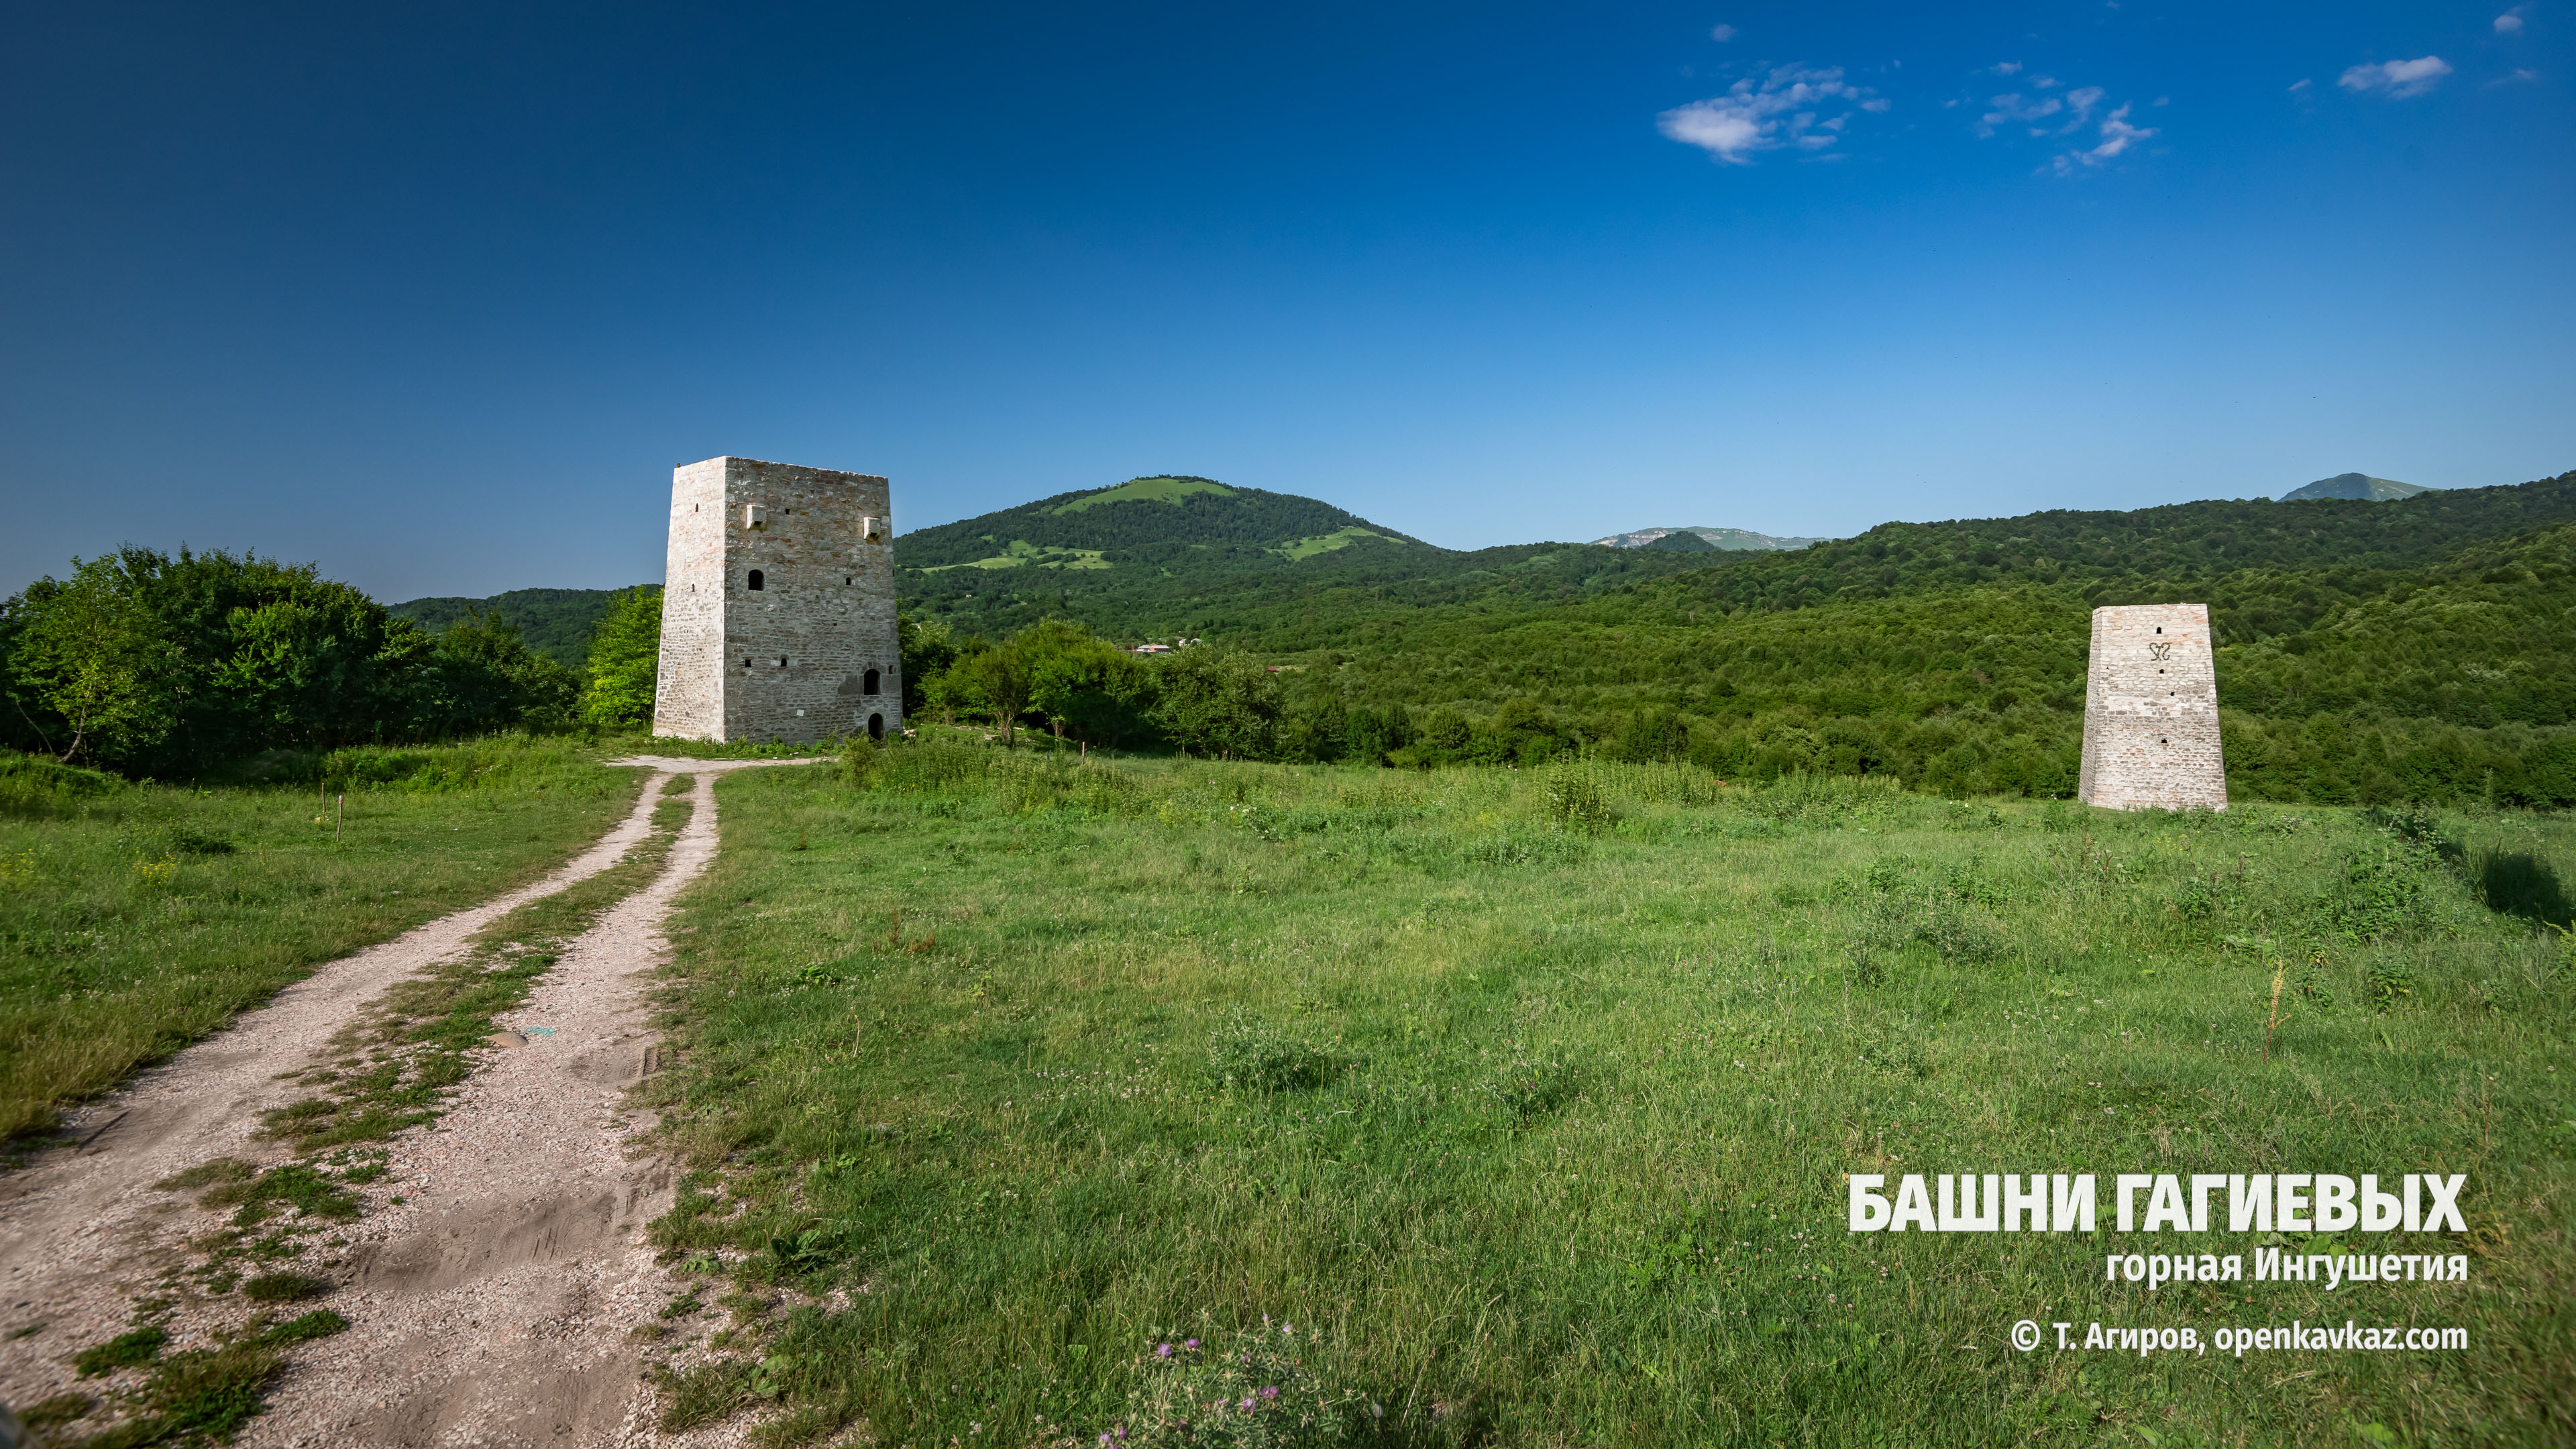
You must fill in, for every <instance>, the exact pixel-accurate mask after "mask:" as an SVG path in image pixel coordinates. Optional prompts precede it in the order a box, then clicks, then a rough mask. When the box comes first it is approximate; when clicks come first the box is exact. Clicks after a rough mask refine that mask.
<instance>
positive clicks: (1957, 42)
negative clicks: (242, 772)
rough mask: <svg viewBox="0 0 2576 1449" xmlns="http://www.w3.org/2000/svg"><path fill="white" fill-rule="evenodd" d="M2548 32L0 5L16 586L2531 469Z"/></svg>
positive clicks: (410, 587)
mask: <svg viewBox="0 0 2576 1449" xmlns="http://www.w3.org/2000/svg"><path fill="white" fill-rule="evenodd" d="M2571 37H2576V15H2571V14H2570V13H2568V10H2567V8H2566V0H2552V3H2535V4H2530V5H2523V6H2518V7H2515V8H2513V9H2510V10H2508V9H2505V8H2504V7H2503V6H2501V5H2498V4H2494V3H2489V4H2483V5H2467V4H2460V5H2450V4H2414V5H2390V4H2369V3H2358V4H2356V3H2335V4H2312V5H2273V6H2254V7H2248V6H2244V5H2225V6H2221V5H2198V6H2191V5H2175V4H2158V3H2154V0H2120V3H2118V4H2109V3H2104V0H2089V3H2063V4H2060V3H2049V4H2019V5H2013V4H2005V5H1979V6H1959V7H1946V8H1942V7H1924V6H1920V5H1812V4H1810V5H1798V6H1791V5H1761V6H1757V5H1743V4H1734V3H1726V4H1706V5H1701V4H1693V5H1681V4H1637V5H1627V6H1599V5H1529V4H1519V5H1514V4H1483V5H1473V6H1471V5H1464V4H1413V5H1406V4H1388V3H1385V0H1377V3H1370V4H1357V5H1333V4H1319V5H1308V6H1301V7H1211V6H1205V5H1187V6H1183V5H1173V6H1114V5H1113V6H1083V7H1076V6H1066V5H1060V4H1059V5H1044V6H1038V5H1030V6H1018V5H982V6H974V5H954V6H920V5H908V6H902V7H893V6H885V7H874V6H815V7H798V6H792V5H777V6H765V7H748V6H743V7H715V6H708V7H704V8H670V7H654V6H646V5H621V6H608V5H601V6H597V7H592V8H579V7H572V6H515V5H514V6H498V5H494V6H481V7H478V6H475V5H471V4H439V5H434V6H431V5H421V6H404V5H400V4H386V5H376V6H325V5H319V4H315V5H309V6H288V5H272V6H263V7H248V8H247V9H244V8H241V7H208V6H186V7H181V6H168V7H135V6H120V5H116V4H112V3H105V4H94V5H80V6H57V7H43V8H39V7H34V6H22V7H19V8H18V9H17V10H16V12H15V13H14V15H13V18H12V40H11V43H10V45H9V46H8V47H7V48H6V50H5V52H0V180H5V183H6V184H5V185H0V267H5V270H6V275H7V276H8V277H10V278H11V284H10V285H9V286H8V287H6V288H0V338H4V339H5V340H6V342H7V346H6V349H5V351H4V352H0V444H5V455H0V456H5V460H6V462H5V466H6V469H7V474H6V476H7V478H8V493H9V498H10V507H9V516H10V517H11V519H12V526H11V527H10V528H9V529H8V530H6V531H5V532H0V589H12V590H14V589H16V588H18V587H20V586H22V585H23V584H24V583H25V582H26V581H27V580H28V579H30V578H33V577H35V576H37V575H38V574H41V573H46V572H60V571H61V570H62V568H63V567H64V562H65V560H66V559H67V558H68V556H70V555H72V554H74V553H83V554H86V553H93V552H96V551H99V550H101V549H105V548H109V547H113V546H115V545H116V544H118V543H121V542H134V543H142V544H150V545H156V546H163V547H175V546H177V545H179V544H181V543H182V542H185V543H190V544H194V545H197V546H200V547H231V548H242V547H251V548H256V549H258V550H260V551H262V552H264V553H272V554H277V555H280V556H283V557H286V558H289V559H294V560H305V559H313V560H318V561H320V562H321V564H322V565H323V568H324V570H325V572H327V573H329V574H331V575H333V576H336V577H341V578H346V579H349V580H351V581H353V582H356V583H358V584H360V585H362V586H364V587H366V588H368V589H370V590H371V591H374V592H376V593H377V594H378V595H379V596H380V597H384V598H388V599H400V598H407V597H411V596H414V595H419V594H428V593H442V594H484V593H489V592H494V591H498V590H501V589H507V588H516V587H526V586H533V585H570V586H594V587H595V586H606V585H612V584H620V583H627V582H632V581H636V580H640V579H652V578H658V577H659V575H660V569H661V559H662V538H661V533H660V529H661V524H662V519H663V518H664V516H665V515H664V511H663V510H664V504H665V500H666V499H667V489H668V486H669V477H670V470H671V468H672V467H673V466H674V465H676V464H679V463H684V462H689V461H693V460H696V459H699V458H703V457H708V456H713V455H715V454H719V453H737V454H743V455H746V456H752V457H763V458H771V459H779V460H784V461H789V462H798V463H809V464H814V465H818V466H824V467H838V468H849V469H855V470H864V471H871V472H882V473H885V474H888V475H890V476H891V477H892V478H893V479H894V484H895V490H896V492H895V498H896V504H895V506H896V521H897V524H898V526H899V527H903V528H917V527H923V526H927V525H929V524H933V523H939V522H944V521H946V520H949V519H952V518H958V517H963V516H968V515H971V514H975V513H980V512H983V511H986V510H988V509H992V508H997V507H1003V506H1007V505H1010V504H1013V503H1018V502H1023V501H1026V500H1027V499H1030V498H1034V497H1040V496H1044V495H1047V494H1050V493H1056V492H1061V491H1064V490H1068V489H1074V488H1085V487H1096V486H1101V485H1104V484H1108V483H1114V482H1117V481H1119V480H1121V479H1124V478H1127V477H1130V476H1133V475H1136V474H1140V473H1153V472H1186V473H1198V474H1204V475H1207V476H1211V477H1216V478H1221V479H1224V480H1227V481H1229V482H1235V483H1242V484H1248V485H1252V486H1256V487H1263V488H1272V489H1279V490H1283V491H1287V492H1294V493H1304V494H1310V495H1313V496H1316V497H1321V498H1324V499H1328V500H1330V501H1332V502H1334V503H1337V504H1340V505H1342V506H1344V507H1347V508H1350V509H1353V510H1355V511H1357V512H1360V513H1362V514H1365V515H1367V516H1369V517H1371V518H1374V519H1376V520H1378V521H1380V522H1382V523H1385V524H1388V525H1390V526H1393V527H1396V528H1400V529H1403V530H1405V531H1407V532H1410V533H1414V534H1417V535H1420V536H1422V537H1425V538H1428V539H1431V540H1433V541H1435V542H1439V543H1443V544H1447V545H1451V546H1455V547H1478V546H1483V545H1488V544H1494V543H1504V542H1519V541H1528V540H1533V539H1549V538H1554V539H1570V538H1592V537H1597V536H1600V535H1602V534H1606V533H1609V532H1612V531H1614V530H1619V529H1626V528H1634V527H1640V526H1645V525H1650V524H1675V523H1706V524H1721V525H1731V526H1737V527H1746V528H1757V529H1762V530H1766V531H1770V532H1775V533H1807V534H1844V533H1850V532H1854V531H1857V530H1859V529H1862V528H1865V527H1867V526H1869V525H1871V524H1873V523H1876V522H1880V521H1882V520H1885V519H1890V518H1908V519H1926V518H1946V517H1959V516H1982V515H1992V514H2005V513H2017V512H2024V511H2028V510H2031V509H2037V508H2049V507H2076V508H2101V507H2133V506H2140V505H2146V504H2153V503H2160V502H2170V501H2177V500H2183V499H2191V498H2206V497H2242V496H2249V495H2253V494H2258V493H2259V494H2276V493H2278V492H2280V491H2282V490H2283V489H2285V488H2288V487H2291V486H2295V485H2296V484H2299V483H2302V482H2305V481H2307V480H2309V479H2311V478H2315V477H2320V476H2323V475H2326V474H2331V473H2338V472H2343V471H2347V470H2353V469H2358V470H2361V471H2365V472H2370V473H2375V474H2378V475H2381V476H2384V477H2393V478H2400V479H2405V480H2408V481H2411V482H2418V483H2426V484H2433V485H2437V486H2449V487H2459V486H2477V485H2484V484H2490V483H2499V482H2518V481H2521V480H2524V479H2527V478H2532V477H2540V476H2546V475H2550V474H2555V473H2558V472H2561V471H2563V470H2565V469H2568V468H2570V467H2576V427H2571V420H2576V346H2571V325H2570V324H2571V322H2576V307H2571V302H2576V275H2571V274H2576V268H2571V266H2570V264H2569V260H2568V258H2569V256H2570V243H2569V241H2568V238H2569V237H2570V235H2571V234H2576V228H2571V226H2570V222H2571V221H2576V105H2571V98H2572V97H2571V86H2570V81H2571V79H2576V44H2571Z"/></svg>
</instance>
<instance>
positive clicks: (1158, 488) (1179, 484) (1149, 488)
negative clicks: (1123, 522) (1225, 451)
mask: <svg viewBox="0 0 2576 1449" xmlns="http://www.w3.org/2000/svg"><path fill="white" fill-rule="evenodd" d="M1193 493H1206V494H1210V495H1213V496H1215V497H1218V498H1232V497H1233V496H1234V490H1233V489H1231V488H1228V487H1226V486H1225V485H1224V484H1222V483H1218V482H1214V481H1212V480H1210V479H1206V478H1169V477H1165V478H1130V479H1128V480H1127V481H1126V482H1124V483H1121V484H1119V485H1118V486H1117V487H1115V488H1103V489H1102V490H1100V491H1099V492H1097V493H1094V494H1091V495H1090V496H1088V497H1085V498H1077V499H1075V500H1073V501H1072V502H1071V503H1067V504H1063V505H1061V506H1060V507H1058V508H1057V509H1056V510H1055V511H1056V512H1058V513H1080V512H1081V511H1083V510H1084V509H1086V508H1097V507H1099V506H1100V505H1101V504H1104V503H1178V502H1179V501H1181V500H1182V499H1184V498H1187V497H1189V496H1190V495H1191V494H1193Z"/></svg>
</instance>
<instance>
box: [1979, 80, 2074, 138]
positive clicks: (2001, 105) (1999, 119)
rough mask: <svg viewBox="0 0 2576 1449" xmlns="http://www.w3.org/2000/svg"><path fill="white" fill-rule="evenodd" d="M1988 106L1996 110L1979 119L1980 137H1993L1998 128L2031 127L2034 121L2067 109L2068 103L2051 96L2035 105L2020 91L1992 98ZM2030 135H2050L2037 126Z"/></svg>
mask: <svg viewBox="0 0 2576 1449" xmlns="http://www.w3.org/2000/svg"><path fill="white" fill-rule="evenodd" d="M1986 104H1987V105H1990V106H1992V107H1994V109H1993V110H1991V111H1988V112H1986V113H1985V114H1984V115H1982V116H1979V117H1978V118H1977V134H1978V135H1980V136H1991V135H1993V134H1994V133H1995V128H1996V127H1998V126H2012V125H2029V124H2030V123H2031V122H2033V121H2037V120H2041V119H2043V118H2045V117H2048V116H2054V115H2056V114H2057V113H2058V112H2060V111H2063V110H2065V109H2066V102H2064V101H2062V100H2059V99H2058V98H2057V97H2055V96H2051V97H2049V98H2048V99H2046V100H2044V101H2039V102H2035V103H2034V102H2032V101H2029V100H2025V99H2023V97H2022V93H2021V92H2019V91H2010V92H2007V93H2005V94H2003V95H2000V96H1994V97H1990V98H1989V99H1988V100H1987V101H1986ZM2030 133H2031V134H2032V135H2034V136H2045V135H2047V134H2048V132H2047V131H2045V130H2043V129H2041V128H2040V127H2037V126H2032V127H2031V132H2030Z"/></svg>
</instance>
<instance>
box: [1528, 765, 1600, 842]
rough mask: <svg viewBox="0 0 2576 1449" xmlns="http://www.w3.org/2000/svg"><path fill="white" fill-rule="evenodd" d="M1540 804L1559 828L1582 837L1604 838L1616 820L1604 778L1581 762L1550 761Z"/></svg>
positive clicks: (1544, 775)
mask: <svg viewBox="0 0 2576 1449" xmlns="http://www.w3.org/2000/svg"><path fill="white" fill-rule="evenodd" d="M1539 804H1540V806H1541V808H1543V809H1545V810H1546V811H1547V816H1548V818H1549V819H1550V820H1553V821H1555V822H1556V823H1557V825H1558V826H1559V827H1561V828H1563V829H1565V830H1570V831H1573V832H1575V833H1576V834H1580V835H1600V834H1602V833H1604V832H1606V831H1607V830H1609V828H1610V827H1611V825H1612V824H1614V823H1615V821H1616V817H1614V816H1613V815H1612V814H1611V811H1610V797H1609V795H1608V794H1607V793H1606V792H1604V791H1603V790H1602V788H1601V777H1600V775H1599V774H1598V773H1597V772H1595V770H1594V769H1593V768H1592V767H1591V766H1590V765H1588V764H1586V763H1584V762H1583V761H1581V760H1575V759H1570V758H1561V759H1557V760H1553V761H1550V762H1549V764H1548V766H1547V770H1546V773H1545V774H1543V775H1542V776H1540V778H1539Z"/></svg>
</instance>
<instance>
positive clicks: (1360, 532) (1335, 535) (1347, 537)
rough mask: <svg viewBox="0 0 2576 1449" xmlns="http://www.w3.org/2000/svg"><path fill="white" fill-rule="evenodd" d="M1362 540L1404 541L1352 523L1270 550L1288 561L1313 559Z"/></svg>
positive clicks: (1291, 541) (1294, 540) (1293, 540)
mask: <svg viewBox="0 0 2576 1449" xmlns="http://www.w3.org/2000/svg"><path fill="white" fill-rule="evenodd" d="M1364 538H1383V539H1386V540H1387V541H1388V542H1390V543H1402V542H1403V541H1404V540H1402V539H1400V538H1394V537H1392V536H1390V535H1388V534H1383V533H1380V532H1378V531H1377V530H1376V529H1373V528H1362V527H1360V526H1359V525H1358V524H1356V523H1354V524H1352V525H1351V526H1350V527H1348V528H1340V529H1335V530H1334V531H1333V532H1331V533H1319V534H1317V535H1315V536H1314V537H1313V538H1300V539H1292V540H1290V541H1289V542H1287V543H1283V544H1281V545H1279V547H1278V548H1276V549H1274V550H1272V552H1274V553H1277V554H1278V555H1279V556H1280V557H1281V558H1285V559H1290V560H1295V559H1304V558H1313V557H1314V556H1315V555H1317V554H1319V553H1331V552H1332V551H1333V550H1335V549H1337V548H1348V547H1350V546H1351V545H1352V544H1355V543H1357V542H1359V541H1360V540H1361V539H1364Z"/></svg>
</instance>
